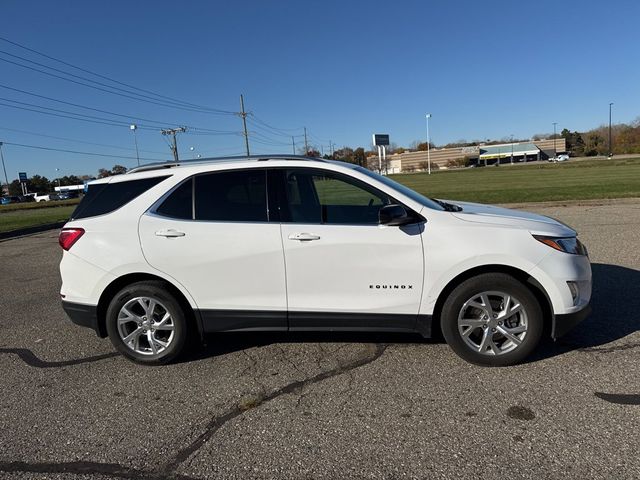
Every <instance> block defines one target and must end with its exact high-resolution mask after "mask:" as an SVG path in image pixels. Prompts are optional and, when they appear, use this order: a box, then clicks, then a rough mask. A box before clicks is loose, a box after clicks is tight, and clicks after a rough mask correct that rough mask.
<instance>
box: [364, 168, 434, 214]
mask: <svg viewBox="0 0 640 480" xmlns="http://www.w3.org/2000/svg"><path fill="white" fill-rule="evenodd" d="M355 170H357V171H358V172H360V173H364V174H365V175H367V176H368V177H371V178H375V179H376V180H378V181H379V182H382V183H384V184H385V185H387V186H389V187H391V188H393V189H394V190H397V191H399V192H400V193H402V194H403V195H406V196H407V197H409V198H410V199H411V200H413V201H415V202H418V203H420V204H422V205H424V206H425V207H429V208H432V209H433V210H445V208H444V207H443V206H442V205H440V204H439V203H436V202H434V201H433V200H431V199H430V198H427V197H425V196H424V195H420V194H419V193H418V192H416V191H415V190H411V189H410V188H409V187H405V186H404V185H402V184H401V183H398V182H396V181H395V180H391V179H390V178H389V177H385V176H384V175H378V174H377V173H374V172H372V171H371V170H368V169H366V168H364V167H355Z"/></svg>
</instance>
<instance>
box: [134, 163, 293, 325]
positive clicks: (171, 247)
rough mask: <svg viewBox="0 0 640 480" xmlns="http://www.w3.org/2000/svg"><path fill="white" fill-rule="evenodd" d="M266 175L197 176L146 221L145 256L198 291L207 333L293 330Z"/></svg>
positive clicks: (143, 232) (143, 225)
mask: <svg viewBox="0 0 640 480" xmlns="http://www.w3.org/2000/svg"><path fill="white" fill-rule="evenodd" d="M266 176H267V175H266V170H264V169H247V170H231V171H224V172H212V173H206V174H201V175H196V176H194V177H192V178H190V179H188V180H186V181H185V182H183V183H182V184H181V185H179V186H178V187H177V188H175V189H174V190H173V191H172V192H171V193H170V194H169V195H168V196H167V197H166V199H165V200H164V201H163V202H162V203H161V204H160V205H158V206H157V207H156V208H155V209H152V211H151V212H149V213H146V214H145V215H143V216H142V218H141V219H140V226H139V231H140V241H141V244H142V249H143V252H144V255H145V258H146V259H147V261H148V262H149V264H150V265H151V266H153V267H154V268H157V269H158V270H161V271H163V272H165V273H166V274H167V275H170V276H171V277H172V278H174V279H175V280H176V281H178V282H180V283H181V284H182V285H183V286H184V287H185V288H186V289H187V290H188V291H189V292H190V294H191V295H192V296H193V298H194V299H195V301H196V303H197V304H198V307H199V309H200V312H201V314H202V318H203V322H204V327H205V330H206V331H222V330H227V331H228V330H247V329H255V328H260V329H273V330H286V328H287V320H286V291H285V288H286V287H285V273H284V259H283V253H282V241H281V238H280V225H279V224H278V223H270V222H269V217H268V200H267V182H266Z"/></svg>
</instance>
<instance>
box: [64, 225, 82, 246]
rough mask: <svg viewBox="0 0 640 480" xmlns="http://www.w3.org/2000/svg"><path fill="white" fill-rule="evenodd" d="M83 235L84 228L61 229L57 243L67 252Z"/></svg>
mask: <svg viewBox="0 0 640 480" xmlns="http://www.w3.org/2000/svg"><path fill="white" fill-rule="evenodd" d="M83 234H84V228H63V229H62V230H60V236H59V237H58V243H59V244H60V246H61V247H62V248H63V249H64V250H69V249H70V248H71V247H73V244H74V243H76V242H77V241H78V239H79V238H80V237H81V236H82V235H83Z"/></svg>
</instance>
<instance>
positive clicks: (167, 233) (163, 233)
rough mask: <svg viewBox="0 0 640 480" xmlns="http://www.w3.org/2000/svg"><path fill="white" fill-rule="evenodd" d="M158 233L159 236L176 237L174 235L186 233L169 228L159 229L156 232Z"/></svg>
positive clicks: (181, 235)
mask: <svg viewBox="0 0 640 480" xmlns="http://www.w3.org/2000/svg"><path fill="white" fill-rule="evenodd" d="M156 235H157V236H158V237H167V238H174V237H184V236H185V233H184V232H179V231H177V230H173V229H171V228H169V229H167V230H158V231H157V232H156Z"/></svg>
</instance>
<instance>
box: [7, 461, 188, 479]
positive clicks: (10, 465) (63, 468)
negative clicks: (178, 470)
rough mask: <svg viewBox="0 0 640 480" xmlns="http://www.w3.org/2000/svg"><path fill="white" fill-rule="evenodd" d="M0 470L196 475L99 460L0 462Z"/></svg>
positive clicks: (128, 475)
mask: <svg viewBox="0 0 640 480" xmlns="http://www.w3.org/2000/svg"><path fill="white" fill-rule="evenodd" d="M0 472H5V473H18V472H20V473H40V474H47V473H50V474H56V473H59V474H73V475H92V476H93V475H104V476H109V477H116V478H121V479H124V480H196V477H190V476H188V475H177V474H174V473H172V472H169V473H166V472H165V473H159V472H150V471H146V470H138V469H135V468H131V467H126V466H123V465H120V464H117V463H99V462H60V463H56V462H0Z"/></svg>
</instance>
